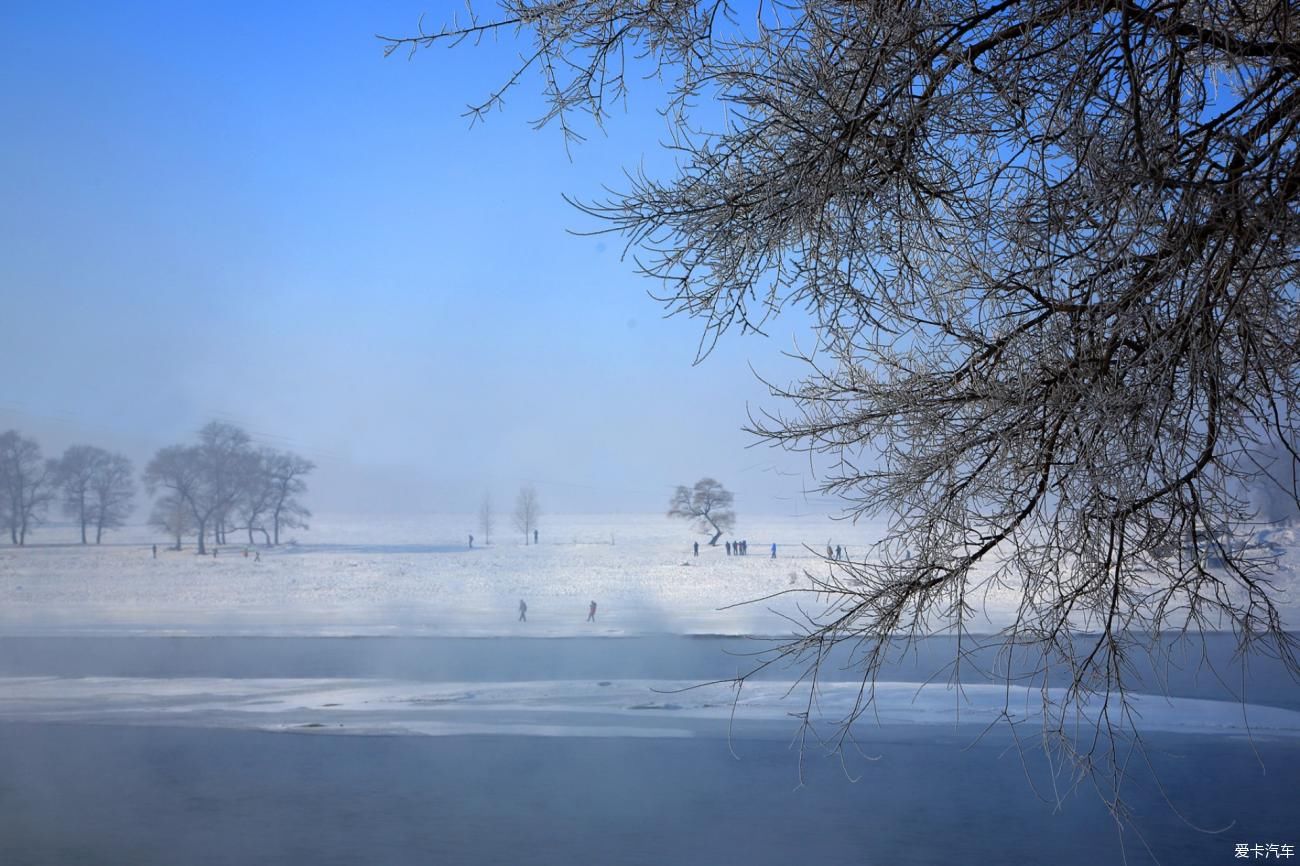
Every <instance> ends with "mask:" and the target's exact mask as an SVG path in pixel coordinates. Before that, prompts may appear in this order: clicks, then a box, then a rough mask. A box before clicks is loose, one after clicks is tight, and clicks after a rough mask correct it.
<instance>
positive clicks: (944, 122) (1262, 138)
mask: <svg viewBox="0 0 1300 866" xmlns="http://www.w3.org/2000/svg"><path fill="white" fill-rule="evenodd" d="M496 31H507V32H509V31H515V32H517V33H518V35H519V36H520V38H521V39H523V40H526V41H528V42H530V43H531V48H529V49H528V50H526V51H524V52H523V54H522V55H521V60H520V67H519V68H517V69H515V70H503V73H502V76H501V80H502V81H503V82H504V84H503V85H502V87H501V88H500V89H499V90H497V91H495V92H492V93H490V94H489V95H488V96H487V98H486V99H485V100H484V101H483V102H481V103H480V104H478V105H475V106H472V107H471V112H472V113H473V114H474V115H476V116H481V115H483V114H484V113H486V112H488V111H490V110H491V109H493V108H496V107H498V106H499V105H501V103H502V99H503V97H504V95H505V94H506V93H507V92H508V91H509V90H510V89H511V88H512V87H517V86H526V85H527V84H528V83H529V82H530V81H534V80H536V81H539V82H540V87H541V89H542V90H543V92H544V94H545V96H546V98H547V99H548V100H549V110H548V111H547V112H546V113H545V114H544V116H543V117H541V118H540V122H541V123H546V122H555V123H557V124H558V125H559V126H560V128H561V130H562V131H563V133H564V134H565V136H566V137H567V138H568V139H570V140H577V139H578V138H580V137H581V135H580V133H579V132H578V130H577V128H576V126H575V122H576V121H577V120H578V119H580V118H581V115H582V114H584V113H585V114H586V115H588V116H589V117H590V118H592V119H594V121H595V122H596V123H597V124H599V123H600V121H601V120H602V119H603V118H604V117H605V116H606V112H607V110H608V107H609V106H610V105H623V104H624V102H623V100H622V98H621V97H622V96H623V93H624V89H625V87H626V86H627V84H628V82H631V81H639V80H643V77H644V78H650V79H651V80H652V81H653V82H654V83H651V84H648V85H646V86H648V87H657V86H659V83H660V82H662V83H663V84H664V86H665V88H666V89H665V90H664V92H663V97H662V101H663V105H661V106H660V107H661V108H662V109H664V116H665V118H666V119H667V122H668V124H669V130H668V141H669V143H670V145H671V146H672V148H673V154H674V158H673V160H672V161H664V164H665V166H666V167H665V168H664V169H663V172H662V174H660V175H648V174H645V173H644V172H641V173H636V174H633V175H631V176H630V179H629V180H627V181H626V187H625V188H624V189H623V190H622V191H618V192H614V193H611V197H610V198H608V199H607V200H605V201H598V202H592V203H588V204H586V205H584V207H585V210H586V212H587V213H589V214H591V215H593V216H594V217H597V218H600V219H604V220H607V221H608V223H607V226H608V230H609V231H613V232H619V233H622V234H623V235H624V237H625V238H626V239H627V242H628V245H629V247H632V248H634V252H635V254H636V259H635V260H636V261H637V262H638V264H639V266H640V268H641V270H642V271H643V272H644V273H645V274H646V275H648V276H649V277H650V278H651V279H653V280H655V281H657V282H658V284H659V286H660V296H661V298H662V300H663V301H664V303H665V304H666V305H668V307H669V308H670V309H672V310H675V311H677V312H679V313H684V314H686V315H688V316H692V317H695V318H697V319H699V320H700V321H701V322H702V325H703V331H704V337H703V343H702V352H703V353H707V352H708V350H709V349H710V348H711V347H712V346H713V345H714V344H715V342H716V341H717V340H718V339H719V338H720V337H721V336H722V335H723V334H724V333H725V332H727V331H728V330H733V329H739V330H740V331H741V332H742V333H743V332H747V331H761V330H762V329H763V328H764V327H765V326H766V324H767V323H768V322H769V321H770V320H771V319H772V318H773V317H774V316H777V315H778V314H779V313H781V312H782V311H783V310H786V309H787V308H790V307H793V308H796V309H798V310H799V311H800V315H801V317H805V318H806V319H807V320H808V321H810V323H811V330H812V333H811V335H810V338H809V340H808V341H807V344H806V348H805V349H804V350H803V354H804V355H805V359H806V361H807V362H808V367H807V374H806V376H805V377H804V378H802V380H800V381H796V382H793V383H790V384H781V383H776V384H774V386H773V388H772V391H773V394H774V396H776V397H777V398H778V401H779V403H778V406H777V407H773V408H771V409H769V411H768V412H767V413H764V414H761V415H760V416H759V417H757V418H755V419H754V420H753V424H752V429H753V430H755V431H756V432H757V433H758V434H759V435H760V436H763V437H767V439H768V440H769V441H772V442H775V443H779V444H781V445H784V446H787V447H789V448H792V449H798V450H804V451H808V452H813V454H814V455H816V456H817V459H815V460H813V461H811V462H812V464H813V465H817V466H829V467H830V470H829V471H828V472H827V473H826V474H825V475H824V477H823V478H822V479H821V485H822V488H823V490H824V491H827V492H829V493H832V494H837V495H839V496H840V497H842V498H843V500H844V502H845V506H846V511H847V515H848V516H850V517H854V518H858V517H867V518H877V519H879V520H881V521H883V522H884V523H886V524H887V526H888V530H887V532H886V534H885V535H884V536H883V537H882V538H881V539H880V540H879V544H878V546H877V548H876V549H875V551H874V552H873V554H872V555H871V556H870V557H869V558H868V559H867V560H866V561H865V562H855V563H837V564H835V565H834V566H833V568H832V569H831V570H830V572H829V574H826V575H823V576H821V577H819V579H818V582H817V584H816V585H815V586H813V587H812V588H811V590H810V592H813V593H815V594H814V595H813V596H811V597H810V599H809V600H810V601H811V602H818V601H820V602H824V601H825V600H827V599H829V604H814V606H813V607H811V608H809V610H810V614H809V618H808V621H807V623H806V624H805V625H806V630H807V634H806V636H805V638H804V639H801V640H798V641H796V642H794V643H792V644H791V645H790V646H789V648H788V649H789V652H790V653H791V654H793V655H795V656H800V655H801V656H802V657H803V658H806V659H808V660H809V662H810V664H811V665H812V666H813V667H814V668H815V666H816V665H817V664H818V663H819V660H820V659H822V658H825V657H826V650H827V647H828V646H831V645H834V644H836V643H839V642H852V643H853V644H854V645H856V646H857V647H858V649H857V650H856V657H857V658H859V659H860V660H861V664H862V671H863V676H864V679H865V680H867V681H868V683H869V682H870V681H871V680H872V679H874V677H875V675H876V673H877V672H878V671H879V669H880V665H881V663H882V662H883V661H884V659H885V657H886V655H887V654H888V653H890V652H892V651H893V649H894V646H893V641H894V640H895V639H900V640H905V639H907V638H910V637H914V636H917V635H921V634H926V633H932V632H935V631H937V630H943V629H946V630H949V631H950V632H952V633H955V634H957V635H959V636H960V635H966V634H967V631H968V629H970V628H972V627H975V628H986V627H987V626H984V625H983V624H979V623H978V621H977V617H979V615H980V612H981V609H982V603H983V599H984V598H986V597H987V595H988V594H989V593H1001V592H1004V591H1005V592H1008V593H1010V594H1014V597H1016V598H1018V599H1020V601H1019V603H1018V605H1017V606H1016V607H1015V609H1014V610H1013V611H1012V616H1011V619H1010V622H1009V623H1008V624H1007V625H1006V627H1005V628H1004V629H1003V630H1002V633H1001V638H1002V639H1003V640H1004V641H1005V642H1006V643H1007V644H1008V645H1010V644H1012V643H1014V644H1016V645H1017V649H1016V652H1017V654H1024V653H1037V654H1039V655H1040V656H1041V660H1042V664H1043V666H1044V667H1047V666H1049V665H1050V666H1051V667H1052V668H1053V669H1056V670H1064V671H1066V672H1067V677H1066V683H1065V691H1064V692H1063V693H1061V694H1062V695H1063V697H1061V698H1060V699H1059V700H1056V701H1052V700H1051V699H1049V698H1048V697H1047V695H1046V693H1045V700H1048V701H1049V703H1047V704H1046V705H1045V706H1044V708H1043V709H1044V711H1045V713H1046V719H1047V723H1046V725H1045V732H1046V734H1047V736H1048V737H1049V739H1050V740H1051V741H1052V742H1053V743H1054V744H1055V745H1057V746H1059V747H1060V748H1061V750H1062V752H1063V753H1064V754H1065V755H1066V756H1067V757H1068V758H1072V759H1075V760H1077V762H1078V766H1080V767H1084V768H1088V769H1091V770H1093V771H1098V770H1101V771H1104V772H1109V774H1110V776H1111V779H1112V783H1113V787H1112V788H1108V791H1109V792H1110V794H1111V795H1113V799H1112V807H1114V808H1116V811H1117V812H1118V811H1119V810H1118V804H1117V800H1118V792H1119V780H1120V779H1121V778H1122V776H1123V757H1124V749H1125V748H1126V745H1125V743H1124V739H1125V737H1126V736H1127V737H1128V740H1129V741H1130V742H1131V741H1134V740H1135V739H1136V736H1137V732H1136V723H1135V720H1134V716H1133V714H1132V709H1131V706H1130V704H1129V703H1128V702H1127V697H1126V696H1127V694H1128V693H1129V691H1130V690H1131V689H1133V688H1134V687H1135V686H1136V685H1137V684H1138V683H1137V682H1136V680H1135V679H1134V676H1135V675H1134V674H1133V670H1134V669H1135V666H1134V665H1133V664H1131V659H1132V657H1133V656H1134V655H1135V654H1152V653H1160V652H1162V647H1164V646H1166V645H1167V644H1166V643H1164V642H1163V638H1164V637H1165V636H1166V635H1176V636H1183V637H1191V638H1196V637H1198V636H1199V635H1201V634H1202V633H1203V632H1205V631H1208V630H1227V631H1230V632H1231V633H1233V634H1234V635H1235V636H1236V638H1237V639H1238V641H1239V642H1240V645H1241V648H1242V649H1243V651H1244V650H1247V649H1250V648H1252V647H1256V646H1257V645H1260V646H1261V648H1262V649H1263V650H1264V651H1265V652H1269V653H1272V654H1274V655H1277V656H1279V657H1280V658H1281V659H1282V660H1283V662H1284V663H1285V665H1286V666H1287V667H1288V669H1289V670H1290V671H1291V672H1292V673H1293V674H1295V673H1297V672H1300V665H1298V664H1297V656H1296V643H1295V641H1296V639H1295V637H1294V635H1293V634H1288V632H1287V631H1286V628H1287V625H1288V624H1287V623H1284V622H1283V619H1282V612H1281V610H1280V609H1279V606H1278V602H1279V595H1280V590H1279V587H1278V585H1277V584H1276V583H1275V582H1274V581H1275V579H1276V577H1277V555H1276V553H1274V552H1273V549H1271V548H1269V547H1268V546H1266V545H1260V544H1257V543H1255V537H1256V533H1257V532H1258V531H1259V530H1260V529H1261V527H1260V526H1259V524H1258V523H1257V514H1256V511H1255V510H1254V508H1252V505H1251V502H1252V499H1251V495H1250V494H1251V491H1252V489H1253V488H1257V487H1261V486H1263V487H1272V488H1275V489H1276V490H1278V491H1280V492H1281V493H1283V494H1284V495H1286V496H1287V497H1288V498H1289V499H1290V500H1291V501H1293V502H1296V503H1297V506H1300V489H1298V486H1300V485H1298V483H1297V477H1298V476H1300V430H1298V429H1297V422H1298V421H1300V340H1297V334H1298V333H1300V280H1298V277H1300V14H1297V13H1296V9H1295V6H1294V4H1293V3H1290V2H1287V0H1261V2H1250V3H1230V2H1210V3H1207V2H1191V3H1155V2H1147V0H1116V2H1107V3H1061V2H1049V0H1005V2H998V3H991V4H990V3H983V2H974V0H889V2H885V0H862V2H844V0H803V2H797V0H777V2H774V3H762V4H757V6H750V5H748V4H747V5H746V6H745V7H744V8H743V11H742V10H741V9H740V8H739V7H738V6H733V5H732V4H730V3H728V2H726V0H722V2H708V3H696V2H690V0H684V2H679V3H673V4H662V3H645V2H641V0H588V2H581V0H578V2H571V0H501V2H499V3H498V4H497V9H496V11H495V12H494V13H493V14H492V15H491V16H489V17H487V18H483V19H480V18H476V17H474V15H473V13H472V12H471V13H470V18H469V19H468V20H465V21H462V22H453V23H452V24H450V25H449V26H447V27H446V28H445V29H442V30H440V31H437V32H432V33H428V32H422V33H416V34H414V35H413V36H410V37H405V38H398V39H393V40H390V41H389V46H388V47H389V50H394V49H410V50H412V51H414V50H416V49H418V48H420V47H422V46H428V45H431V44H434V43H439V42H445V43H449V44H455V43H457V42H463V41H465V40H470V41H473V40H475V39H477V38H479V37H480V36H483V35H485V34H492V33H494V32H496ZM532 71H535V72H536V73H537V76H536V78H534V77H532V75H531V72H532ZM645 73H654V75H645ZM1270 455H1276V459H1270ZM1289 625H1290V626H1292V627H1294V626H1295V623H1294V622H1293V623H1290V624H1289ZM1158 666H1159V665H1158V664H1157V667H1158ZM812 681H813V682H815V679H814V680H812ZM1148 685H1151V686H1153V687H1158V684H1148ZM873 694H874V693H873V691H872V690H871V689H870V688H865V689H864V690H863V692H862V695H863V700H862V701H860V702H859V704H858V705H857V706H855V707H854V709H853V710H852V711H851V712H850V713H849V714H848V715H847V717H846V718H844V719H843V720H842V724H840V725H839V736H838V737H837V736H835V735H834V733H832V734H831V735H830V736H829V740H830V741H831V742H841V743H842V742H843V737H844V736H847V732H848V728H849V725H850V724H851V723H852V722H853V721H854V720H856V719H857V718H859V717H860V715H861V714H862V713H863V712H867V711H868V710H869V707H870V702H871V699H872V696H873ZM1084 705H1087V706H1088V710H1087V711H1086V712H1083V713H1082V714H1081V715H1080V716H1078V717H1082V718H1088V719H1093V720H1095V725H1096V731H1097V733H1100V734H1104V735H1106V736H1102V737H1100V738H1099V739H1097V740H1089V739H1088V737H1087V736H1077V735H1074V734H1072V733H1071V731H1070V727H1069V722H1070V720H1071V719H1074V718H1076V715H1075V714H1076V712H1077V711H1080V710H1081V709H1082V708H1083V707H1084ZM1076 746H1077V749H1076Z"/></svg>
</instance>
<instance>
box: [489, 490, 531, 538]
mask: <svg viewBox="0 0 1300 866" xmlns="http://www.w3.org/2000/svg"><path fill="white" fill-rule="evenodd" d="M495 525H496V521H495V515H494V514H493V513H492V497H491V496H490V495H485V496H484V497H483V503H482V504H481V505H479V507H478V530H479V532H481V533H483V544H485V545H487V544H491V543H492V527H493V526H495ZM527 532H528V530H524V533H525V534H527Z"/></svg>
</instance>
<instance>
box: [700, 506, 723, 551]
mask: <svg viewBox="0 0 1300 866" xmlns="http://www.w3.org/2000/svg"><path fill="white" fill-rule="evenodd" d="M704 519H705V520H707V521H709V526H712V527H713V537H712V538H710V539H709V547H717V546H718V539H719V538H721V537H722V530H721V529H719V528H718V524H716V523H714V522H713V518H712V517H710V516H709V515H708V514H705V515H704Z"/></svg>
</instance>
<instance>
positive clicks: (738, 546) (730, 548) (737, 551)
mask: <svg viewBox="0 0 1300 866" xmlns="http://www.w3.org/2000/svg"><path fill="white" fill-rule="evenodd" d="M726 547H727V556H745V555H747V554H748V553H749V542H748V541H746V540H744V539H741V540H740V541H728V542H727V545H726ZM828 549H829V548H828ZM694 551H695V555H696V556H699V555H700V543H699V542H698V541H697V542H695V545H694ZM772 558H773V559H776V542H775V541H774V542H772Z"/></svg>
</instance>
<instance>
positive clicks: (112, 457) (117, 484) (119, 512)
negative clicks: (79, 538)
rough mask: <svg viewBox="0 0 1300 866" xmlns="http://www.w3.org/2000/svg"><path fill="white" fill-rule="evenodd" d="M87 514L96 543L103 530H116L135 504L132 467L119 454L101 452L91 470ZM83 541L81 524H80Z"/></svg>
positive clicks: (133, 471)
mask: <svg viewBox="0 0 1300 866" xmlns="http://www.w3.org/2000/svg"><path fill="white" fill-rule="evenodd" d="M89 502H90V515H91V519H92V521H93V523H94V526H95V543H96V544H101V543H102V542H103V540H104V530H106V529H118V528H120V527H121V526H122V525H123V524H125V523H126V519H127V518H128V517H130V516H131V512H132V511H133V510H134V507H135V470H134V469H133V467H132V466H131V461H130V460H128V459H127V458H126V457H124V456H123V455H121V454H110V453H108V452H103V454H102V456H101V457H100V458H99V459H98V460H96V461H95V466H94V469H93V471H92V472H91V473H90V484H89ZM82 531H83V540H84V531H85V529H84V525H83V529H82Z"/></svg>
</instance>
